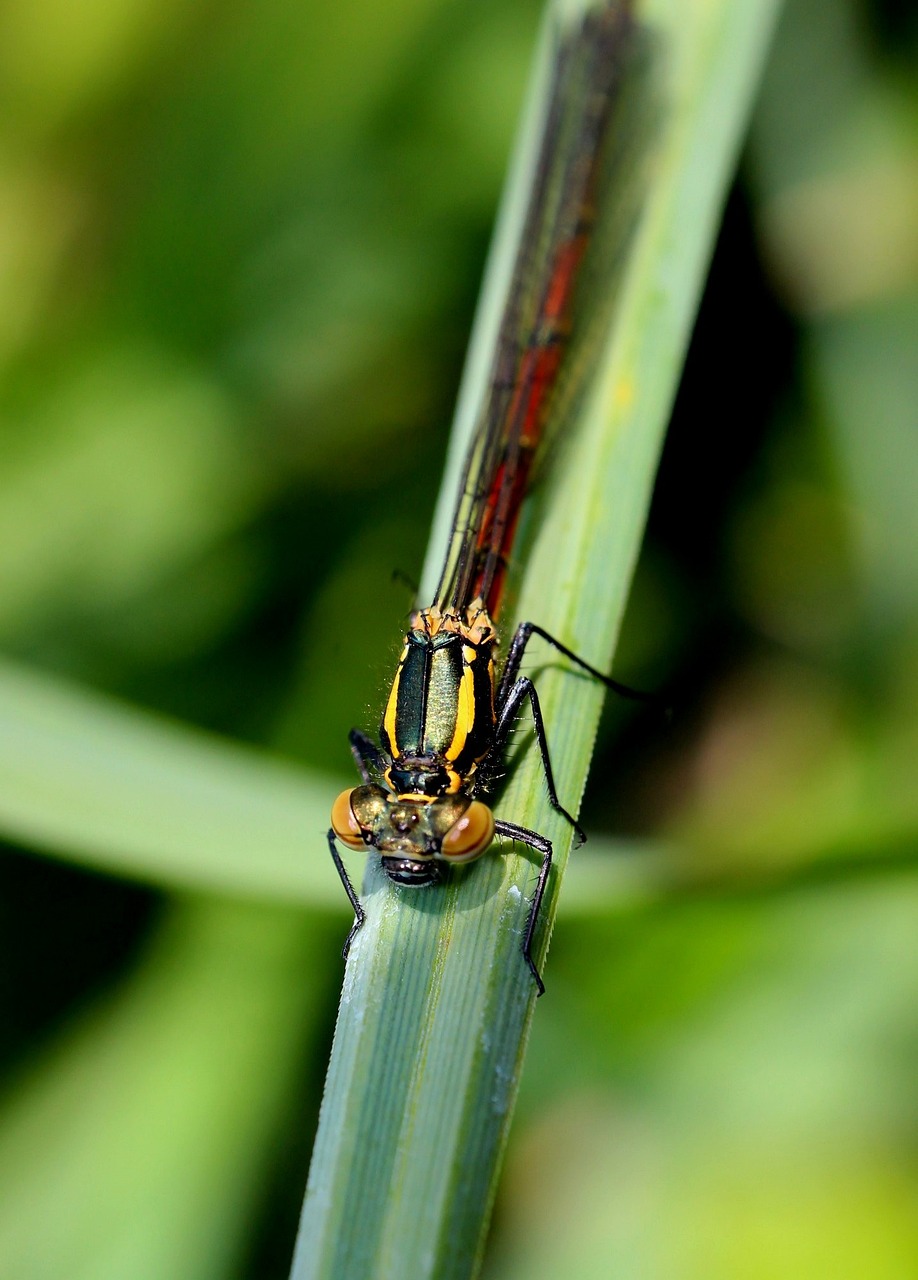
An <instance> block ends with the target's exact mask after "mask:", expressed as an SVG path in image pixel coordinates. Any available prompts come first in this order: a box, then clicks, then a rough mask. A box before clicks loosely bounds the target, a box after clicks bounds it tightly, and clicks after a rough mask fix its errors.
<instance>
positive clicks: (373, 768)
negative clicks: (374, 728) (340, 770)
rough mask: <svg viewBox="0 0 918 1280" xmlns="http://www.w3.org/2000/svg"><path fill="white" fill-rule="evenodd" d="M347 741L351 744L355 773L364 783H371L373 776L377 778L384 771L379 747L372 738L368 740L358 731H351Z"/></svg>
mask: <svg viewBox="0 0 918 1280" xmlns="http://www.w3.org/2000/svg"><path fill="white" fill-rule="evenodd" d="M347 740H348V742H349V743H350V744H351V755H352V756H353V757H354V764H356V766H357V772H358V773H359V774H360V776H361V778H363V780H364V782H373V781H374V775H375V776H376V777H378V776H379V775H380V774H381V773H383V771H384V769H385V765H384V764H383V758H382V755H381V753H380V750H379V747H377V745H376V743H375V742H374V741H373V739H372V738H368V737H367V735H366V734H365V733H361V732H360V730H359V729H352V730H351V731H350V733H349V734H348V736H347Z"/></svg>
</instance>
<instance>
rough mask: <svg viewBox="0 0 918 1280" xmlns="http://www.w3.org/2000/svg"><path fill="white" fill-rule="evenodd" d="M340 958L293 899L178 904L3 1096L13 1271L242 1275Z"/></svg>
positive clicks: (193, 1277) (9, 1268)
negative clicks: (119, 980) (127, 971)
mask: <svg viewBox="0 0 918 1280" xmlns="http://www.w3.org/2000/svg"><path fill="white" fill-rule="evenodd" d="M327 955H328V946H327V936H326V931H323V930H318V931H310V928H309V925H308V922H307V920H306V918H305V917H304V916H302V915H300V914H297V913H290V912H283V911H278V910H269V909H264V908H262V909H257V908H253V907H243V906H240V905H228V904H220V905H217V904H214V903H188V904H186V905H185V906H183V907H182V908H181V909H179V910H177V911H175V912H174V913H173V915H172V917H171V918H170V919H169V920H167V921H166V923H165V926H164V927H162V928H161V930H160V936H159V937H158V938H157V939H156V941H155V943H154V945H153V947H152V948H151V951H150V953H149V954H148V955H147V957H146V958H145V959H144V960H143V962H142V963H141V966H140V968H139V970H138V972H137V973H136V974H135V975H134V976H133V977H131V978H129V979H128V980H127V981H126V982H125V984H124V986H123V987H122V989H121V990H119V991H118V992H117V993H116V994H115V995H114V996H113V997H110V998H109V999H107V1000H106V1001H105V1002H104V1003H102V1004H101V1005H100V1006H99V1007H97V1008H96V1009H95V1010H94V1011H93V1012H92V1013H91V1014H89V1015H88V1016H86V1017H85V1019H84V1020H83V1021H82V1022H80V1023H79V1024H78V1025H76V1026H75V1027H74V1028H73V1029H72V1030H71V1031H70V1032H69V1033H67V1034H65V1035H64V1036H63V1037H62V1038H61V1039H60V1040H59V1041H58V1042H57V1043H56V1044H55V1045H54V1046H53V1048H52V1049H50V1050H49V1051H47V1052H46V1053H45V1054H44V1055H43V1056H42V1057H41V1058H40V1059H39V1060H38V1061H37V1062H35V1063H33V1064H32V1069H31V1070H30V1072H29V1073H28V1075H27V1076H25V1077H24V1079H23V1080H22V1082H21V1083H17V1084H14V1085H13V1086H12V1087H11V1088H10V1089H9V1090H8V1092H7V1094H6V1096H5V1098H4V1099H3V1100H2V1103H0V1185H2V1186H3V1188H4V1192H3V1196H2V1197H0V1273H2V1274H3V1275H4V1276H10V1277H13V1276H15V1277H16V1278H17V1280H60V1277H62V1276H67V1277H68V1280H127V1277H130V1278H131V1280H164V1277H167V1276H175V1277H179V1276H181V1277H182V1280H220V1278H221V1277H225V1276H226V1275H227V1274H230V1271H231V1269H232V1268H234V1267H235V1266H237V1265H238V1263H239V1258H240V1253H241V1251H243V1250H244V1249H245V1248H246V1246H247V1233H248V1231H249V1230H250V1228H251V1224H252V1221H253V1219H254V1218H255V1216H256V1215H257V1213H258V1211H259V1209H260V1208H261V1207H262V1198H263V1190H264V1186H263V1180H264V1175H265V1171H266V1170H267V1169H270V1167H271V1162H272V1156H273V1151H272V1145H273V1142H274V1141H275V1139H276V1137H277V1135H278V1133H279V1130H280V1124H281V1116H282V1114H283V1111H284V1109H285V1108H286V1107H287V1106H288V1105H289V1104H290V1098H291V1094H292V1092H293V1090H294V1089H295V1088H297V1087H298V1086H299V1084H300V1081H299V1080H298V1079H296V1078H295V1076H294V1066H295V1063H296V1062H297V1060H298V1057H299V1055H300V1054H301V1052H302V1050H303V1047H304V1040H305V1039H306V1037H307V1036H308V1035H309V1034H310V1031H311V1025H310V1024H311V1020H312V1017H313V1015H314V1013H315V1012H316V1009H317V1006H318V1007H321V1003H322V1002H321V1000H320V999H319V1000H317V997H320V996H321V994H322V992H321V986H320V985H319V984H317V983H316V981H315V974H316V972H321V971H322V966H323V956H327ZM310 975H312V976H310Z"/></svg>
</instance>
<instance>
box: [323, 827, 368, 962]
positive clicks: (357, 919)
mask: <svg viewBox="0 0 918 1280" xmlns="http://www.w3.org/2000/svg"><path fill="white" fill-rule="evenodd" d="M328 851H329V853H330V854H331V856H332V862H333V863H334V864H335V870H336V871H337V872H338V878H339V880H340V881H341V883H342V885H343V886H344V892H345V893H346V894H347V897H348V902H350V904H351V906H352V907H353V908H354V923H353V924H352V925H351V931H350V933H349V934H348V935H347V937H346V938H345V940H344V949H343V951H342V952H341V955H342V956H343V958H344V959H345V960H346V959H347V953H348V952H349V951H350V949H351V943H352V942H353V941H354V938H355V937H356V936H357V934H358V933H359V932H360V926H361V925H362V924H363V922H364V920H365V919H366V913H365V911H364V909H363V907H362V906H361V905H360V899H359V898H358V897H357V893H356V891H355V889H354V886H353V885H352V884H351V880H350V877H349V876H348V874H347V871H346V870H345V869H344V863H343V862H342V861H341V854H340V853H339V852H338V846H337V844H336V843H335V832H334V830H333V829H331V828H330V829H329V832H328Z"/></svg>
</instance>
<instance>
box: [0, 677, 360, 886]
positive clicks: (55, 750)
mask: <svg viewBox="0 0 918 1280" xmlns="http://www.w3.org/2000/svg"><path fill="white" fill-rule="evenodd" d="M340 789H341V784H340V783H338V784H337V785H336V783H335V782H334V781H333V780H332V779H331V778H320V777H317V776H316V775H314V774H311V773H309V772H307V771H306V770H304V769H302V768H298V767H297V766H295V765H293V764H288V763H286V762H284V761H283V760H281V759H279V758H277V757H272V756H270V755H269V754H268V753H266V752H260V751H258V750H256V749H254V748H246V747H242V746H239V745H236V744H231V743H229V742H226V741H223V740H221V739H219V738H217V737H215V736H211V735H208V734H205V733H202V732H200V731H196V730H194V729H191V728H190V727H187V726H182V725H179V724H176V723H172V722H169V721H166V720H164V719H161V718H160V717H157V716H154V715H152V714H149V713H145V712H140V711H136V710H132V709H131V708H129V707H127V706H124V705H122V704H120V703H118V702H115V701H114V700H113V699H109V698H106V697H104V696H102V695H99V694H93V693H90V692H88V691H86V690H84V689H79V688H77V687H74V686H70V685H67V684H66V683H65V682H62V681H58V680H55V679H54V678H53V677H51V676H42V675H38V674H37V673H35V672H33V671H29V670H28V669H27V668H21V667H17V666H15V665H14V664H12V663H7V664H5V665H2V666H0V830H2V832H3V834H4V835H5V836H6V837H7V838H8V839H12V840H17V841H20V842H21V843H23V844H25V845H27V846H32V847H37V848H40V849H44V850H47V851H48V852H51V853H55V854H58V855H61V856H64V857H69V858H77V859H79V860H80V861H81V862H84V863H85V864H87V865H89V866H94V867H99V868H102V869H105V870H107V871H112V872H115V873H121V874H124V875H131V876H134V877H137V878H140V879H145V880H149V881H151V882H153V883H157V884H162V885H172V886H185V887H203V888H208V889H218V890H221V891H223V892H226V893H232V894H249V895H252V896H255V897H267V898H280V899H286V900H289V901H298V902H307V901H308V902H316V903H321V904H325V905H328V904H333V905H341V904H342V903H343V898H342V896H341V889H340V885H339V884H338V882H337V878H336V877H335V875H334V873H333V870H332V869H331V867H330V865H329V859H328V851H327V847H326V844H325V832H326V830H327V828H328V812H329V804H330V802H331V799H333V798H334V796H335V795H336V794H337V792H338V791H339V790H340Z"/></svg>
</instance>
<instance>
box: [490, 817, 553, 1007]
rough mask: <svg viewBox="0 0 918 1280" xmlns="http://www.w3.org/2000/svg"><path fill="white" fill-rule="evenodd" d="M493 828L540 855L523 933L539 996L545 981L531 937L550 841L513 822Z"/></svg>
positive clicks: (525, 953)
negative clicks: (534, 957) (533, 956)
mask: <svg viewBox="0 0 918 1280" xmlns="http://www.w3.org/2000/svg"><path fill="white" fill-rule="evenodd" d="M494 830H495V831H496V832H497V834H498V835H501V836H508V837H509V838H510V839H511V840H519V842H520V843H521V844H525V845H528V846H529V848H530V849H534V850H535V851H536V853H541V855H542V865H541V866H540V867H539V879H538V881H537V883H536V887H535V893H534V894H533V895H532V902H531V903H530V904H529V916H528V917H527V920H526V932H525V933H524V934H523V947H522V950H523V959H524V960H525V961H526V963H527V965H528V966H529V972H530V973H531V974H532V976H533V977H534V978H535V982H536V986H537V987H538V989H539V991H538V994H539V995H540V996H542V995H544V994H545V983H544V982H543V981H542V975H541V974H540V973H539V971H538V969H537V968H536V964H535V961H534V960H533V958H532V939H533V936H534V935H535V931H536V925H537V924H538V922H539V910H540V908H541V906H542V899H543V898H544V897H545V887H546V885H547V884H548V874H549V872H550V871H551V841H550V840H546V839H545V837H544V836H540V835H539V834H538V832H536V831H530V830H529V829H528V828H527V827H518V826H517V825H516V823H515V822H502V821H501V820H498V821H497V822H495V824H494Z"/></svg>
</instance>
